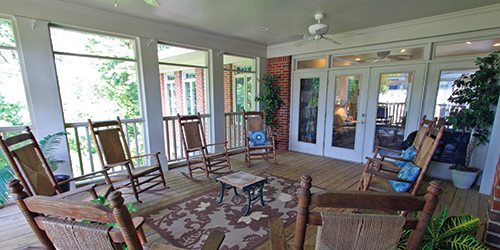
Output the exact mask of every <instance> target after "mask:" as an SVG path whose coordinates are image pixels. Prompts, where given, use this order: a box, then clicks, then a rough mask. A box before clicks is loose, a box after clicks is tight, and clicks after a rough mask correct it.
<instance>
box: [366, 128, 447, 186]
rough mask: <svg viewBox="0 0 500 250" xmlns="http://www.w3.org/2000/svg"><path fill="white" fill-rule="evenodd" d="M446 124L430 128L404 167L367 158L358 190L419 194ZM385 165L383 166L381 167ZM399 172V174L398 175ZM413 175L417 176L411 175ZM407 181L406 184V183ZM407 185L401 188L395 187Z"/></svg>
mask: <svg viewBox="0 0 500 250" xmlns="http://www.w3.org/2000/svg"><path fill="white" fill-rule="evenodd" d="M443 131H444V126H443V127H441V128H440V129H436V128H434V127H430V128H428V133H427V134H426V135H425V136H424V138H423V139H422V142H421V145H420V150H419V151H418V152H417V154H416V155H415V157H414V158H413V160H412V161H409V160H404V159H401V160H402V161H407V163H406V164H405V165H404V166H403V168H399V167H397V166H396V164H395V163H394V162H392V161H384V160H381V159H377V158H367V159H368V163H367V164H366V166H365V170H364V171H363V173H362V174H361V179H360V181H359V186H358V190H360V191H361V190H362V191H379V192H407V191H404V190H405V189H406V190H408V191H409V190H411V189H413V190H412V191H411V194H412V195H417V192H418V189H419V187H420V184H421V183H422V181H423V179H424V176H425V173H426V172H427V169H428V167H429V164H430V162H431V160H432V156H433V155H434V152H435V151H436V148H437V146H438V145H439V141H440V140H441V137H442V136H443ZM380 166H383V167H380ZM396 173H397V175H396ZM408 174H409V175H412V176H413V177H415V178H412V177H410V176H409V175H408ZM405 183H406V184H405ZM398 186H405V187H406V188H402V189H401V190H395V189H394V188H395V187H398Z"/></svg>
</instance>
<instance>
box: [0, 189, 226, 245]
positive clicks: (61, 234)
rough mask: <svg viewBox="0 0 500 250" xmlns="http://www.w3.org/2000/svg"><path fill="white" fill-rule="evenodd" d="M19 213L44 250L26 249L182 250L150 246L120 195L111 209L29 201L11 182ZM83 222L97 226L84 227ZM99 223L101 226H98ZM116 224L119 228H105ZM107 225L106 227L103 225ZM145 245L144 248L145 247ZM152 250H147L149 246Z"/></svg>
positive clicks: (220, 236) (215, 237)
mask: <svg viewBox="0 0 500 250" xmlns="http://www.w3.org/2000/svg"><path fill="white" fill-rule="evenodd" d="M7 185H8V187H9V191H10V192H11V193H12V194H14V199H15V200H16V203H17V205H18V206H19V209H20V210H21V212H22V213H23V214H24V216H25V217H26V220H27V222H28V224H29V225H30V227H31V229H32V230H33V232H34V233H35V235H36V236H37V238H38V240H39V241H40V243H42V245H43V247H41V248H37V247H29V248H27V249H54V250H55V249H56V247H57V248H58V249H99V250H104V249H110V250H118V249H123V245H124V244H126V245H127V247H128V249H131V250H141V249H150V250H164V249H169V250H172V249H180V248H176V247H173V246H167V245H163V244H158V243H156V242H154V243H153V244H149V243H147V240H146V236H145V234H144V231H143V229H142V225H143V224H144V218H142V217H135V218H132V217H131V216H130V213H129V212H128V209H127V207H126V206H125V205H124V204H123V198H122V196H121V193H120V192H119V191H115V192H112V193H111V194H110V196H109V198H110V205H111V207H112V208H109V207H107V206H104V205H100V204H96V203H91V202H82V201H68V200H66V199H64V200H63V199H60V198H57V197H46V196H38V195H37V196H33V197H29V198H27V194H26V192H24V191H23V186H22V185H21V184H20V183H19V180H11V181H9V182H8V184H7ZM82 220H86V221H91V222H96V223H84V222H80V221H82ZM97 223H100V224H101V225H100V224H97ZM111 223H116V224H118V226H119V228H115V227H111V226H109V225H106V224H111ZM102 224H104V225H102ZM223 240H224V233H222V232H218V231H213V232H212V233H211V234H210V236H209V238H208V239H207V241H206V242H205V245H204V246H203V248H202V249H207V250H208V249H218V248H219V246H220V244H221V243H222V241H223ZM143 244H144V245H143ZM148 245H149V247H146V246H148Z"/></svg>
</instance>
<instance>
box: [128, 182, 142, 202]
mask: <svg viewBox="0 0 500 250" xmlns="http://www.w3.org/2000/svg"><path fill="white" fill-rule="evenodd" d="M128 178H129V180H130V185H131V186H132V191H134V196H135V199H136V200H137V201H138V202H139V203H142V201H141V200H139V192H137V186H136V185H135V180H136V179H134V178H133V177H132V176H129V177H128ZM137 180H138V179H137Z"/></svg>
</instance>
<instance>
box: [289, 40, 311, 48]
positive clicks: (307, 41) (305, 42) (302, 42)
mask: <svg viewBox="0 0 500 250" xmlns="http://www.w3.org/2000/svg"><path fill="white" fill-rule="evenodd" d="M312 41H313V40H312V39H309V38H305V39H304V40H302V41H298V42H296V43H294V44H293V45H295V46H297V47H300V46H302V45H304V44H307V43H310V42H312Z"/></svg>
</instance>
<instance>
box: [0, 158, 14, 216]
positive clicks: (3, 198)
mask: <svg viewBox="0 0 500 250" xmlns="http://www.w3.org/2000/svg"><path fill="white" fill-rule="evenodd" d="M13 178H14V176H13V174H12V171H11V170H10V168H9V167H8V166H4V167H3V168H1V169H0V205H1V206H4V205H5V204H6V203H7V201H8V199H9V190H8V189H7V186H6V184H7V182H8V181H9V180H11V179H13Z"/></svg>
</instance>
